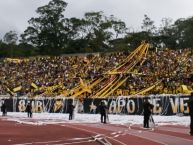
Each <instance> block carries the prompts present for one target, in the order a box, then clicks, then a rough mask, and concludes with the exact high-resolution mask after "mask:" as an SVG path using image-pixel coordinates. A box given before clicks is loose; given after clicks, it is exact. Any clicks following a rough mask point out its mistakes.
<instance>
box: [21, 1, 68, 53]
mask: <svg viewBox="0 0 193 145" xmlns="http://www.w3.org/2000/svg"><path fill="white" fill-rule="evenodd" d="M66 6H67V3H66V2H64V1H63V0H51V1H50V2H49V3H48V4H47V5H45V6H42V7H39V8H38V9H37V10H36V12H37V13H38V14H39V15H40V16H39V17H37V18H31V19H30V20H29V21H28V22H29V24H30V26H29V27H28V28H27V29H26V30H25V31H24V34H22V35H21V37H22V41H21V42H23V43H29V44H33V45H34V46H35V47H38V48H39V50H40V54H59V53H60V52H61V51H62V49H65V48H66V44H67V36H66V34H67V33H68V32H66V31H68V29H66V27H65V25H64V23H65V21H66V19H64V15H63V12H64V11H65V8H66Z"/></svg>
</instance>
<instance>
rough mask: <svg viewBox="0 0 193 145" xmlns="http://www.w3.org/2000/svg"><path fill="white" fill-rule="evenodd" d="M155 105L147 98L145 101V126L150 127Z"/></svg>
mask: <svg viewBox="0 0 193 145" xmlns="http://www.w3.org/2000/svg"><path fill="white" fill-rule="evenodd" d="M153 107H154V106H153V105H152V104H150V103H149V101H148V99H147V98H146V99H145V100H144V103H143V109H144V112H143V115H144V121H143V127H144V128H149V118H150V115H151V112H152V109H153Z"/></svg>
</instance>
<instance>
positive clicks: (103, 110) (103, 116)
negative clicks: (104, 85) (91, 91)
mask: <svg viewBox="0 0 193 145" xmlns="http://www.w3.org/2000/svg"><path fill="white" fill-rule="evenodd" d="M99 111H100V114H101V123H107V121H106V120H107V106H106V105H105V102H103V101H101V103H100V105H99Z"/></svg>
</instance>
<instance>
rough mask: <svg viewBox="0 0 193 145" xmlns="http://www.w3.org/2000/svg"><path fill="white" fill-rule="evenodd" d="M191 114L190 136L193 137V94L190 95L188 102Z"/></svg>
mask: <svg viewBox="0 0 193 145" xmlns="http://www.w3.org/2000/svg"><path fill="white" fill-rule="evenodd" d="M188 107H189V111H190V112H189V114H190V135H193V92H192V93H191V95H190V101H189V102H188Z"/></svg>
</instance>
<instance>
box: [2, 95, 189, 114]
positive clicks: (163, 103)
mask: <svg viewBox="0 0 193 145" xmlns="http://www.w3.org/2000/svg"><path fill="white" fill-rule="evenodd" d="M145 97H146V98H149V101H150V102H151V103H152V104H153V105H154V108H153V113H154V114H158V115H176V114H179V113H182V114H184V115H188V113H189V108H188V101H189V96H188V95H150V96H145ZM102 100H103V101H105V103H106V105H108V109H109V113H110V114H133V115H134V114H138V115H142V114H143V100H144V97H139V96H138V97H136V96H135V97H134V96H128V97H125V96H124V97H122V96H120V97H118V98H109V99H99V98H98V99H97V98H96V99H84V100H81V101H80V100H77V99H74V98H65V97H61V98H36V99H28V98H26V97H22V98H3V97H1V98H0V106H1V105H2V103H3V102H5V104H6V106H7V110H8V112H25V109H26V105H27V103H28V102H30V103H31V104H32V108H33V112H50V113H68V105H69V102H72V101H73V104H74V105H75V106H76V107H75V110H76V111H77V112H79V113H97V112H98V111H99V110H98V109H97V106H99V104H100V102H101V101H102Z"/></svg>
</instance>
